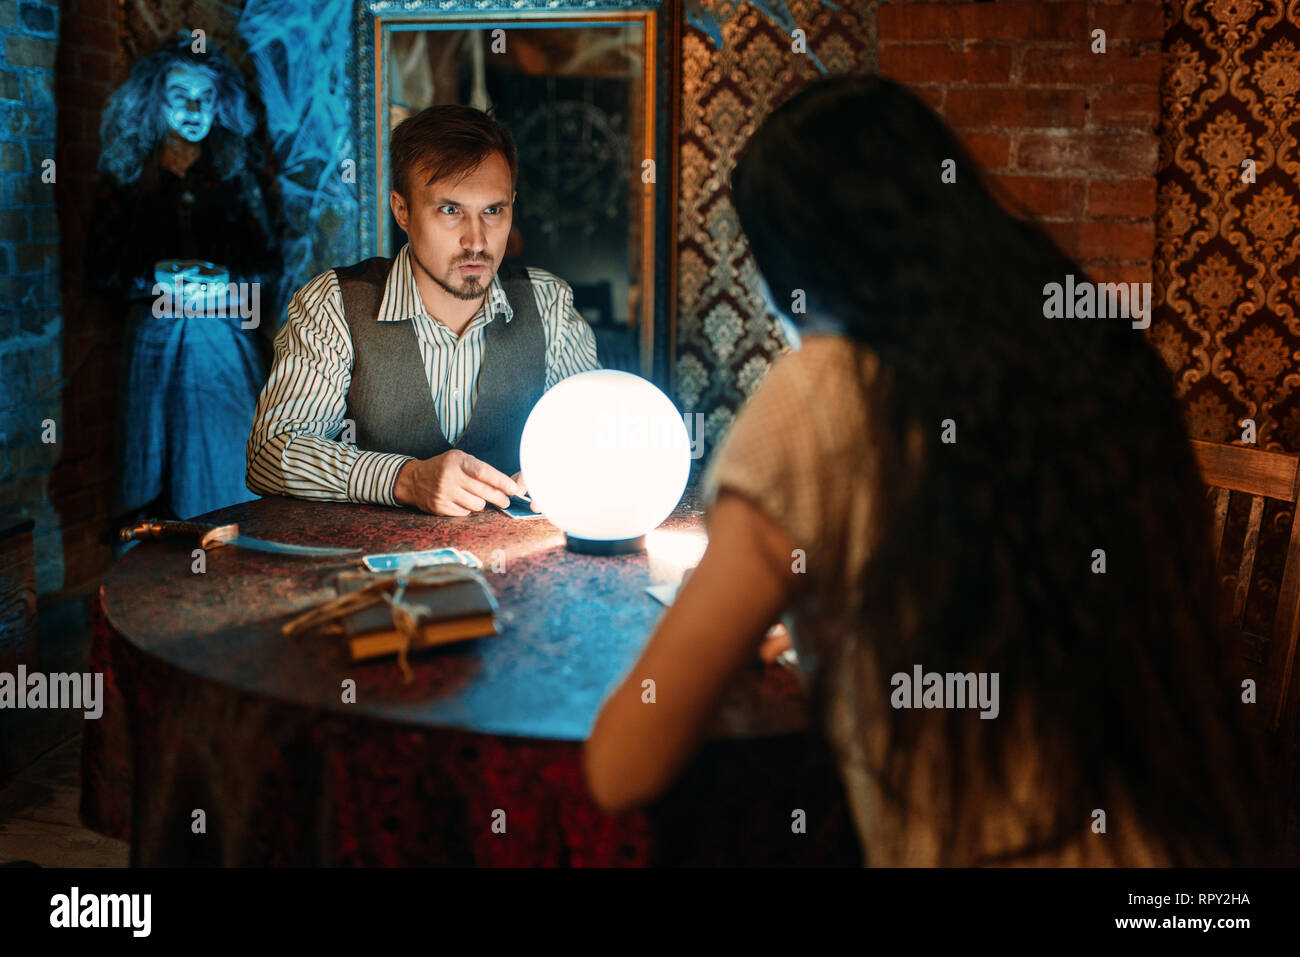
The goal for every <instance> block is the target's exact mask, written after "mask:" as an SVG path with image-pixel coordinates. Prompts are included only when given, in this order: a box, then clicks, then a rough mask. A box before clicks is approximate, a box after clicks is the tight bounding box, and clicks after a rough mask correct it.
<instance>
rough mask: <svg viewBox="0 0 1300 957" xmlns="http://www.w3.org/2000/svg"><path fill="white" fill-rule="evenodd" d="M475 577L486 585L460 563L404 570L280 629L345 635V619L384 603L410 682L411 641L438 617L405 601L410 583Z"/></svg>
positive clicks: (289, 633)
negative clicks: (408, 653) (390, 617)
mask: <svg viewBox="0 0 1300 957" xmlns="http://www.w3.org/2000/svg"><path fill="white" fill-rule="evenodd" d="M467 579H469V580H476V581H478V582H480V583H481V584H483V585H484V587H487V586H486V583H485V582H484V581H483V577H482V576H481V575H479V574H478V572H476V571H474V570H473V569H471V568H464V567H461V566H459V565H453V566H439V567H436V568H431V569H428V570H421V571H418V572H412V571H410V570H409V569H402V570H400V571H398V572H397V573H396V574H390V575H385V576H384V577H382V578H377V579H375V580H374V581H371V582H369V583H367V584H365V585H362V586H361V587H360V588H359V589H357V590H356V591H353V592H348V593H347V594H344V595H341V596H340V597H338V598H336V599H334V600H333V601H330V602H326V603H325V604H324V605H321V606H319V607H317V608H313V609H311V610H310V611H307V612H304V613H303V614H301V615H299V616H298V617H297V618H294V619H293V620H292V621H289V622H287V623H286V624H284V625H283V626H282V627H281V628H280V633H281V634H282V635H285V636H293V635H301V634H309V633H314V634H320V635H342V634H346V633H347V631H346V629H345V628H344V627H343V621H344V620H345V619H346V618H347V617H348V616H350V615H352V614H354V613H356V612H358V611H361V610H362V609H364V608H369V607H370V606H372V605H375V604H378V603H379V602H381V601H382V602H385V603H386V604H387V605H388V607H389V610H390V612H391V614H392V616H393V627H394V628H395V629H396V630H397V632H398V633H399V634H400V635H401V637H402V644H401V646H400V647H399V648H398V652H397V664H398V667H399V668H401V669H402V683H403V684H410V683H411V682H412V681H414V680H415V672H414V671H412V670H411V666H410V664H408V662H407V660H406V657H407V652H408V651H409V650H410V647H411V642H412V641H413V640H414V639H415V637H416V636H417V635H418V634H419V631H420V627H421V626H422V625H423V624H424V623H425V622H426V621H430V620H433V619H434V618H435V615H434V612H433V609H431V608H430V607H429V606H428V605H424V604H419V603H416V602H409V601H406V600H404V596H405V594H406V589H407V587H408V586H410V585H419V586H422V587H423V586H431V587H441V586H445V585H452V584H456V583H458V582H463V581H465V580H467Z"/></svg>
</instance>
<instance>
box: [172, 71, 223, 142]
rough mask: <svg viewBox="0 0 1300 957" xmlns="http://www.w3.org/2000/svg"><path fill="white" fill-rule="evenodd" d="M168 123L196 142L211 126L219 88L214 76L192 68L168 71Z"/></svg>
mask: <svg viewBox="0 0 1300 957" xmlns="http://www.w3.org/2000/svg"><path fill="white" fill-rule="evenodd" d="M165 96H166V103H165V104H164V105H163V109H164V110H165V111H166V113H167V125H168V126H170V127H171V128H172V129H173V130H175V131H176V133H177V134H178V135H180V136H181V137H183V138H184V139H187V140H189V141H190V142H191V143H197V142H199V141H200V140H202V139H203V137H205V136H207V135H208V131H209V130H211V129H212V116H213V113H214V111H215V109H216V104H217V91H216V88H215V87H214V86H213V83H212V78H211V77H210V76H208V75H207V74H206V73H203V72H201V71H199V70H195V69H193V68H192V67H187V66H178V67H173V68H172V71H171V72H170V73H168V74H167V88H166V93H165Z"/></svg>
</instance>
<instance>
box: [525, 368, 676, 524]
mask: <svg viewBox="0 0 1300 957" xmlns="http://www.w3.org/2000/svg"><path fill="white" fill-rule="evenodd" d="M519 466H520V469H521V470H522V471H523V473H524V481H525V482H527V483H528V491H529V494H530V495H531V496H532V499H533V501H534V502H536V503H537V507H538V509H539V510H540V511H541V512H542V514H544V515H545V516H546V517H547V518H548V519H550V520H551V521H552V522H553V523H554V524H555V525H556V526H557V527H559V528H560V529H562V530H563V531H565V532H567V533H568V535H569V536H570V541H569V545H570V547H571V548H575V550H586V549H579V548H578V547H577V543H575V542H574V541H573V539H579V540H586V541H588V542H593V543H597V544H599V543H601V542H607V543H617V542H628V541H629V540H633V541H634V540H636V539H638V538H639V537H640V536H642V535H644V534H645V533H646V532H648V531H650V530H651V529H652V528H655V527H656V526H658V525H659V524H660V523H661V522H662V521H663V520H664V519H665V518H667V517H668V515H669V513H671V512H672V510H673V509H674V508H675V507H676V506H677V503H678V502H679V501H681V497H682V492H683V491H684V490H685V488H686V480H687V478H688V477H689V475H690V469H691V445H690V438H689V437H688V436H687V434H686V425H685V423H684V422H683V421H682V415H681V413H680V412H678V411H677V407H676V406H674V405H673V403H672V400H671V399H669V398H668V396H666V395H664V394H663V393H662V392H661V391H659V389H657V388H656V387H655V386H654V385H653V384H652V383H650V382H648V381H646V380H645V379H643V378H641V377H640V376H636V375H632V374H631V373H629V372H618V371H615V370H612V369H596V370H593V371H591V372H583V373H580V374H579V375H575V376H570V377H569V378H567V379H564V380H563V381H561V382H560V383H558V384H557V385H555V386H554V387H553V388H552V389H551V390H550V391H548V392H547V393H546V394H545V395H543V396H542V397H541V399H540V400H538V402H537V404H536V405H535V406H534V407H533V411H532V412H531V413H530V414H529V416H528V421H527V422H526V423H525V425H524V432H523V438H522V439H521V441H520V445H519Z"/></svg>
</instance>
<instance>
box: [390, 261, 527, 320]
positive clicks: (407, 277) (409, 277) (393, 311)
mask: <svg viewBox="0 0 1300 957" xmlns="http://www.w3.org/2000/svg"><path fill="white" fill-rule="evenodd" d="M410 250H411V244H410V243H407V244H406V245H404V246H403V247H402V248H401V249H400V250H398V253H397V256H396V257H395V258H394V260H393V268H392V269H390V270H389V271H388V280H387V281H386V282H385V283H384V297H383V298H382V299H381V300H380V301H379V315H378V316H377V317H376V318H377V319H378V320H379V321H380V322H397V321H400V320H402V319H413V318H415V317H416V316H425V315H428V312H427V311H426V310H425V308H424V301H423V300H422V299H421V298H420V290H419V289H418V288H417V287H416V285H415V275H414V273H412V272H411V252H410ZM499 270H500V267H498V272H497V273H494V274H493V276H492V282H491V283H489V284H488V295H487V300H486V301H485V302H484V305H485V306H487V319H486V321H487V322H491V321H492V319H493V318H494V317H496V316H498V315H501V314H504V315H505V317H506V322H509V321H510V320H511V319H513V318H514V313H515V311H514V309H512V308H511V307H510V300H509V299H507V298H506V291H505V287H503V286H502V285H501V276H500V272H499ZM481 311H482V310H480V312H481ZM471 321H472V320H471Z"/></svg>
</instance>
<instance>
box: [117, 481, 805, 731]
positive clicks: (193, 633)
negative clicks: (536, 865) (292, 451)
mask: <svg viewBox="0 0 1300 957" xmlns="http://www.w3.org/2000/svg"><path fill="white" fill-rule="evenodd" d="M199 520H200V521H204V522H210V523H219V524H227V523H238V524H239V527H240V532H241V533H242V534H247V535H253V536H256V537H259V538H269V539H275V540H278V541H285V542H297V543H305V544H323V545H341V546H360V547H362V548H363V549H364V550H365V551H366V552H367V553H371V552H388V551H403V550H408V549H426V548H436V547H441V546H447V545H452V546H456V547H459V548H463V549H467V550H468V551H470V552H473V553H474V554H475V555H477V556H478V557H479V558H480V559H481V560H482V561H483V563H484V574H485V577H486V578H487V580H488V581H489V582H490V583H491V584H492V586H493V589H494V590H495V592H496V595H497V599H498V602H499V603H500V606H501V610H502V611H503V612H506V613H508V614H506V615H505V616H504V618H505V619H506V624H505V629H504V631H503V633H502V634H501V635H500V636H498V637H495V638H485V639H480V640H477V641H471V642H463V643H460V644H455V645H450V646H445V647H442V648H439V649H435V650H432V651H425V652H419V653H413V654H412V655H411V657H410V664H411V667H412V668H413V670H414V672H415V680H414V682H412V683H411V684H403V683H402V681H401V675H400V672H399V669H398V667H397V664H396V661H395V659H393V658H386V659H379V660H375V661H367V662H356V663H354V662H352V661H351V660H350V658H349V656H348V653H347V649H346V644H345V641H344V639H342V638H341V637H338V636H333V637H331V636H297V637H293V638H287V637H284V636H282V635H281V634H280V626H281V625H282V624H284V623H285V622H286V621H288V620H290V619H291V618H293V617H295V616H296V615H298V614H301V613H302V612H303V611H305V610H307V609H308V608H311V607H313V606H315V605H319V604H321V603H323V602H326V601H329V600H331V599H333V598H334V597H336V594H337V593H336V591H335V589H334V587H333V579H334V577H335V576H336V575H337V573H338V572H339V571H342V570H348V569H359V568H360V567H361V565H360V561H359V560H354V559H345V560H342V561H339V560H324V559H312V558H307V559H304V558H286V557H282V556H278V555H272V554H269V553H264V552H253V551H248V550H243V549H237V548H231V547H219V548H213V549H210V550H209V551H208V552H207V554H206V563H207V569H206V572H205V573H203V574H195V573H194V572H193V571H192V570H191V566H192V563H193V558H192V557H191V552H192V550H193V549H194V548H196V547H197V543H196V542H188V541H180V540H163V541H146V542H142V543H141V544H140V545H137V546H136V547H134V548H132V549H131V550H130V551H128V552H127V553H126V554H125V555H123V556H122V558H121V559H120V560H119V561H118V562H117V563H116V564H115V565H114V566H113V567H112V568H111V569H110V570H109V572H108V573H107V574H106V575H105V577H104V581H103V585H102V586H101V591H100V597H101V601H102V602H103V606H104V612H105V614H106V616H107V618H108V621H109V622H110V623H111V624H112V626H113V627H114V628H115V629H116V630H117V631H119V632H121V633H122V635H123V636H124V637H125V638H126V640H127V641H128V642H130V643H131V644H132V645H133V646H134V647H136V648H137V649H139V650H141V651H143V652H146V653H148V654H150V655H152V656H155V657H157V658H159V659H161V660H162V661H164V662H166V663H168V664H170V665H172V666H174V667H176V668H180V669H183V670H185V671H187V672H190V673H193V674H195V675H198V676H200V677H202V678H205V679H207V680H211V681H216V682H221V683H224V684H227V685H231V686H234V687H237V688H238V689H240V690H242V691H245V692H248V693H251V694H256V695H262V696H268V697H271V698H275V699H280V700H285V701H290V702H296V703H299V704H303V705H309V706H312V707H316V708H320V709H324V710H328V711H333V712H338V713H346V714H352V715H364V716H367V717H371V718H379V719H383V720H389V721H396V722H400V723H406V724H412V725H419V726H433V727H451V728H459V729H464V730H472V731H478V732H483V733H490V734H506V735H514V736H520V737H527V738H540V739H558V740H574V741H576V740H583V739H585V738H586V737H587V734H588V731H589V730H590V727H591V724H592V722H593V721H594V720H595V716H596V713H597V712H598V710H599V708H600V704H601V702H602V701H603V700H604V698H605V696H606V694H607V693H608V692H609V690H610V689H611V688H612V687H613V686H614V684H615V683H616V682H617V681H618V680H619V679H620V678H621V677H622V675H623V674H624V673H625V672H626V670H627V669H628V668H629V667H630V666H631V665H632V663H633V662H634V661H635V660H636V657H637V655H638V653H639V652H640V650H641V648H642V647H643V645H644V644H645V642H646V640H647V639H648V638H649V636H650V634H651V632H652V631H653V628H654V625H655V622H656V621H657V619H658V618H659V617H660V615H661V614H662V613H663V610H664V609H663V606H662V605H660V604H659V603H658V602H656V601H655V600H654V599H653V598H651V597H650V595H648V594H647V593H646V591H645V588H646V586H647V585H651V584H660V583H674V584H675V583H676V581H677V579H678V578H679V577H680V574H681V572H682V570H683V569H684V568H686V567H689V566H690V565H693V564H695V562H696V561H697V560H698V557H699V553H700V552H701V551H702V550H703V545H704V542H705V536H704V525H703V518H702V515H701V513H700V512H699V511H697V510H696V508H695V500H694V493H693V489H688V490H687V493H686V495H685V496H684V497H683V500H682V502H681V503H680V504H679V505H678V507H677V509H676V510H675V511H674V512H673V514H672V515H671V516H670V517H669V519H668V520H667V521H665V522H664V523H663V525H661V526H660V528H659V529H657V530H656V531H655V532H652V533H651V534H650V535H649V536H648V543H647V551H646V553H643V554H639V555H626V556H616V557H595V556H589V555H579V554H575V553H572V552H569V551H568V550H566V548H565V547H564V534H563V532H561V531H560V530H559V529H557V528H556V527H555V526H554V525H552V524H551V523H550V522H548V521H547V520H546V519H544V518H542V519H532V520H518V519H513V518H510V517H508V516H506V515H504V514H502V513H501V512H499V511H497V510H496V509H493V508H491V507H489V508H487V509H485V510H484V511H482V512H478V513H474V514H472V515H469V516H465V517H461V518H446V517H439V516H433V515H426V514H423V513H421V512H417V511H415V510H413V509H405V508H402V509H398V508H388V507H385V506H373V505H353V504H346V503H319V502H305V501H300V500H296V499H290V498H280V497H268V498H262V499H258V500H256V501H253V502H248V503H245V504H242V505H235V506H231V507H229V508H224V509H220V510H218V511H215V512H212V513H210V514H209V515H206V516H203V517H202V518H201V519H199ZM498 549H499V550H501V553H503V555H502V554H501V553H498V554H497V555H496V558H497V560H498V567H500V565H499V561H500V559H501V558H502V557H504V562H505V564H504V571H503V572H501V573H496V572H494V571H493V570H492V565H493V553H494V552H497V550H498ZM347 678H351V679H354V680H355V681H356V691H357V695H356V697H357V700H356V703H355V704H351V703H348V704H345V703H344V702H343V701H342V692H341V688H342V682H343V680H344V679H347ZM807 723H808V722H807V713H806V710H805V703H804V699H803V696H802V693H801V691H800V688H799V683H798V681H797V679H796V677H795V676H794V675H793V674H792V673H790V672H788V671H786V670H785V669H783V668H780V667H777V666H768V667H762V666H758V665H755V667H752V668H747V669H745V670H744V671H743V672H742V673H741V674H740V675H739V676H738V677H737V679H736V681H735V682H734V683H733V685H732V688H731V690H730V692H729V693H728V695H727V698H726V700H725V701H724V702H723V704H722V705H721V706H720V708H719V710H718V712H717V714H716V715H715V717H714V721H713V726H712V728H711V730H710V732H709V734H710V736H713V737H751V736H758V735H768V734H781V733H788V732H792V731H798V730H802V729H804V728H806V727H807Z"/></svg>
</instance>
